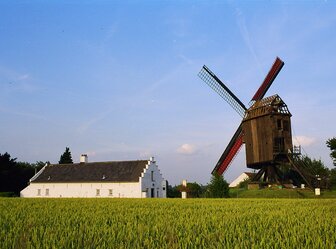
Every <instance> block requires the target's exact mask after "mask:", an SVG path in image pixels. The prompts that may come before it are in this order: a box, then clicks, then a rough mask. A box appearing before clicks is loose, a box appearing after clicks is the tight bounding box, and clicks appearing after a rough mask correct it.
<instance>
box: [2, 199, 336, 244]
mask: <svg viewBox="0 0 336 249" xmlns="http://www.w3.org/2000/svg"><path fill="white" fill-rule="evenodd" d="M37 210H38V211H37ZM335 210H336V202H335V200H330V199H318V200H316V199H300V200H298V199H295V200H291V199H272V200H271V201H270V200H265V199H186V200H181V199H118V198H116V199H21V198H1V199H0V216H1V219H0V241H1V248H37V249H38V248H261V249H262V248H335V241H336V233H335V231H336V216H335Z"/></svg>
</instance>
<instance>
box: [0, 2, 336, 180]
mask: <svg viewBox="0 0 336 249" xmlns="http://www.w3.org/2000/svg"><path fill="white" fill-rule="evenodd" d="M335 13H336V3H335V2H331V1H111V2H108V1H84V2H77V1H70V3H69V2H68V3H61V2H60V1H58V2H57V3H56V2H49V3H44V2H43V1H36V2H29V1H23V2H21V3H16V4H13V3H11V2H10V1H8V2H7V1H2V2H0V37H1V39H0V89H1V91H0V124H1V132H0V153H4V152H9V153H10V154H11V155H12V156H13V157H17V158H18V160H19V161H28V162H35V161H40V160H41V161H47V160H48V161H50V162H52V163H57V162H58V160H59V157H60V155H61V154H62V153H63V152H64V150H65V147H66V146H68V147H70V150H71V152H72V155H73V158H74V161H79V155H80V154H82V153H87V154H88V155H89V161H113V160H130V159H132V160H133V159H147V158H149V157H150V156H155V157H156V159H157V162H158V165H159V167H160V168H161V171H162V173H163V176H164V177H165V178H166V179H168V181H169V182H170V183H172V184H178V183H179V182H180V181H181V180H182V179H187V180H188V181H197V182H200V183H206V182H208V181H209V179H210V172H211V170H212V169H213V167H214V165H215V163H216V162H217V160H218V158H219V157H220V155H221V154H222V152H223V150H224V149H225V147H226V145H227V143H228V141H229V140H230V138H231V136H232V134H233V132H234V131H235V130H236V128H237V126H238V125H239V123H240V121H241V120H240V117H239V115H238V114H237V113H236V112H235V111H234V110H233V109H232V108H231V107H230V106H228V104H227V103H226V102H225V101H224V100H222V99H221V98H220V97H219V96H218V95H217V94H216V93H215V92H213V91H212V89H210V88H209V87H208V86H207V85H206V84H205V83H203V82H202V81H201V80H200V79H199V78H198V77H197V73H198V72H199V71H200V69H201V67H202V66H203V64H206V65H207V66H208V67H209V68H210V69H211V70H212V71H213V72H215V73H216V74H217V75H218V76H219V77H220V78H221V79H222V80H223V81H224V82H225V83H226V85H227V86H228V87H229V88H230V89H231V90H232V91H233V92H234V93H235V94H236V95H237V96H238V97H239V98H240V99H241V100H242V101H243V102H244V103H245V104H247V103H248V102H249V101H250V99H251V97H252V96H253V94H254V92H255V91H256V89H257V88H258V87H259V85H260V84H261V82H262V80H263V79H264V77H265V75H266V74H267V72H268V70H269V68H270V67H271V65H272V63H273V61H274V59H275V57H276V56H279V57H280V58H281V59H282V60H283V61H284V62H285V66H284V67H283V69H282V71H281V72H280V74H279V75H278V77H277V79H276V80H275V82H274V84H273V85H272V86H271V88H270V89H269V91H268V93H267V96H269V95H272V94H275V93H277V94H279V95H280V96H281V98H282V99H283V100H284V101H285V102H286V103H287V105H288V107H289V110H290V111H291V113H292V115H293V117H292V128H293V137H294V139H293V140H294V142H295V143H300V144H301V145H302V146H303V148H304V150H305V152H306V153H307V154H308V155H309V156H311V157H313V158H317V159H322V160H323V161H324V163H325V164H326V165H327V166H330V167H331V164H332V163H331V159H330V158H329V150H328V148H327V147H326V145H325V141H326V140H327V139H328V138H330V137H333V136H336V130H335V123H336V115H335V109H336V103H335V97H336V90H335V87H334V85H335V76H334V72H335V65H336V45H335V44H336V14H335ZM297 141H298V142H297ZM246 170H247V168H246V167H245V155H244V149H242V151H241V152H240V153H239V155H238V156H237V158H236V160H235V161H234V162H233V164H232V165H231V167H230V168H229V170H228V171H227V172H226V173H225V178H226V179H227V180H229V181H230V180H232V179H233V178H235V177H236V176H237V175H239V174H240V173H241V172H243V171H246Z"/></svg>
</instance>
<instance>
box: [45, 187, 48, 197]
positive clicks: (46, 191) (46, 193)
mask: <svg viewBox="0 0 336 249" xmlns="http://www.w3.org/2000/svg"><path fill="white" fill-rule="evenodd" d="M45 195H46V196H48V195H49V189H48V188H46V190H45Z"/></svg>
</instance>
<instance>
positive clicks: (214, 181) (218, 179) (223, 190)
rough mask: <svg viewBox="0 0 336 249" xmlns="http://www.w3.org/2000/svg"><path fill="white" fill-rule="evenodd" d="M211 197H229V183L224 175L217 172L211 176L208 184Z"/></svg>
mask: <svg viewBox="0 0 336 249" xmlns="http://www.w3.org/2000/svg"><path fill="white" fill-rule="evenodd" d="M208 190H209V197H212V198H224V197H229V184H228V183H227V182H226V181H225V180H224V178H223V176H222V175H219V174H218V173H217V172H216V173H214V174H213V175H212V177H211V180H210V184H209V185H208Z"/></svg>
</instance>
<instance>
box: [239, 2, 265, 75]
mask: <svg viewBox="0 0 336 249" xmlns="http://www.w3.org/2000/svg"><path fill="white" fill-rule="evenodd" d="M235 14H236V20H237V25H238V28H239V31H240V34H241V35H242V37H243V39H244V42H245V44H246V46H247V48H248V49H249V51H250V53H251V54H252V56H253V58H254V60H255V62H256V64H257V65H258V67H259V69H260V68H261V66H260V62H259V59H258V57H257V54H256V52H255V50H254V47H253V44H252V41H251V36H250V33H249V31H248V29H247V26H246V21H245V17H244V15H243V12H242V11H241V10H240V9H239V8H236V11H235ZM260 71H261V70H260Z"/></svg>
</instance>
